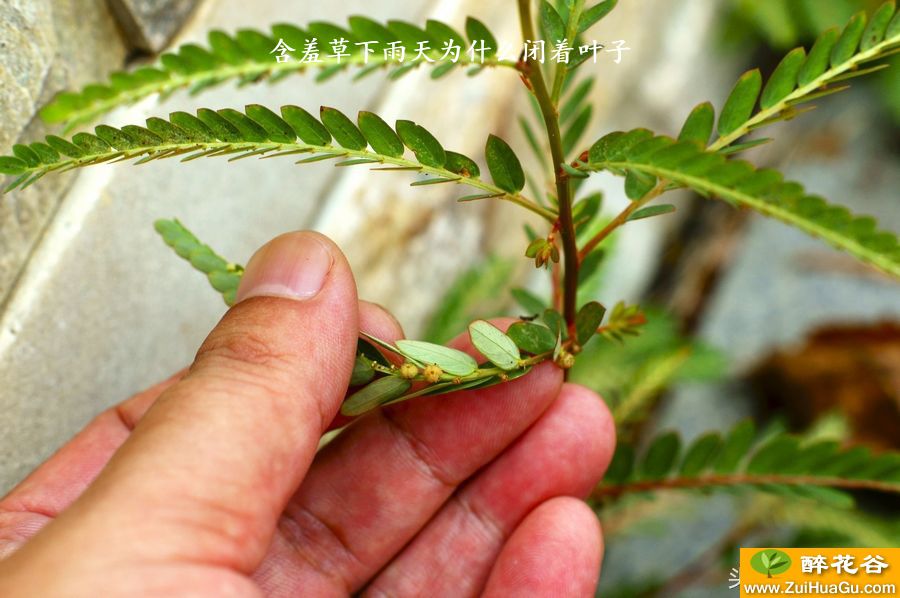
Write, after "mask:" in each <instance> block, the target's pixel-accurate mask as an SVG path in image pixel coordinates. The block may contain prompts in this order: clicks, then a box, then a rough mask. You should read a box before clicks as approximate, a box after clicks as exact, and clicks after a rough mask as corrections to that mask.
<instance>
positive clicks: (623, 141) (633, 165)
mask: <svg viewBox="0 0 900 598" xmlns="http://www.w3.org/2000/svg"><path fill="white" fill-rule="evenodd" d="M712 149H713V148H710V149H709V150H704V149H703V148H702V147H701V145H700V144H698V143H697V142H696V141H676V140H674V139H671V138H669V137H664V136H655V135H654V134H653V133H652V132H650V131H648V130H647V129H635V130H632V131H628V132H618V131H617V132H614V133H610V134H609V135H606V136H605V137H603V138H601V139H600V140H599V141H597V142H596V143H595V144H594V145H593V147H592V148H591V150H590V152H589V161H588V162H587V163H586V164H582V165H580V168H581V169H582V170H589V171H590V170H592V171H598V170H608V171H610V172H613V173H616V174H620V175H623V176H625V177H626V179H625V186H626V191H628V193H629V197H631V198H632V199H638V198H640V197H641V196H642V195H643V194H645V193H646V192H647V191H648V190H649V189H651V188H652V187H654V186H655V185H656V184H657V182H658V181H663V182H666V181H668V182H670V183H673V184H675V185H676V186H683V187H687V188H690V189H693V190H694V191H697V192H698V193H700V194H702V195H705V196H713V197H719V198H722V199H725V200H727V201H730V202H732V203H734V204H737V205H740V206H746V207H749V208H752V209H754V210H756V211H758V212H760V213H762V214H765V215H767V216H771V217H773V218H777V219H778V220H781V221H783V222H786V223H787V224H790V225H792V226H796V227H797V228H800V229H801V230H804V231H806V232H807V233H809V234H812V235H814V236H817V237H819V238H821V239H823V240H825V241H827V242H828V243H830V244H831V245H833V246H835V247H837V248H839V249H842V250H844V251H847V252H848V253H850V254H852V255H854V256H856V257H858V258H859V259H861V260H863V261H865V262H867V263H869V264H871V265H873V266H875V267H876V268H878V269H880V270H882V271H883V272H886V273H888V274H891V275H893V276H895V277H900V240H898V239H897V235H896V234H894V233H890V232H886V231H883V230H878V228H877V223H876V221H875V220H874V219H873V218H871V217H868V216H854V215H853V214H851V213H850V212H849V211H848V210H847V209H846V208H844V207H842V206H835V205H832V204H829V203H828V202H826V201H825V200H824V199H822V198H821V197H818V196H815V195H810V194H808V193H807V192H806V191H805V190H804V188H803V186H801V185H800V184H799V183H795V182H791V181H785V180H784V177H783V176H782V175H781V173H779V172H778V171H776V170H772V169H768V168H766V169H759V170H757V169H756V168H755V167H754V166H753V165H752V164H750V163H749V162H746V161H744V160H735V159H729V158H728V157H726V156H723V155H721V154H719V153H717V152H715V151H712Z"/></svg>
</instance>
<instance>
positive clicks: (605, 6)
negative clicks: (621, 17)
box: [578, 0, 618, 33]
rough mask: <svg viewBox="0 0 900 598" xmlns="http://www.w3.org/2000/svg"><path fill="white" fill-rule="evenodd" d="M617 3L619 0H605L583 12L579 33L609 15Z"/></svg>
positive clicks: (579, 21)
mask: <svg viewBox="0 0 900 598" xmlns="http://www.w3.org/2000/svg"><path fill="white" fill-rule="evenodd" d="M617 3H618V0H604V2H601V3H599V4H595V5H594V6H592V7H590V8H589V9H587V10H586V11H584V12H583V13H581V18H580V19H579V20H578V33H584V32H585V31H587V30H588V29H590V28H591V27H593V26H594V25H596V24H597V23H598V22H600V19H602V18H603V17H605V16H606V15H608V14H609V13H610V12H611V11H612V9H614V8H615V7H616V4H617Z"/></svg>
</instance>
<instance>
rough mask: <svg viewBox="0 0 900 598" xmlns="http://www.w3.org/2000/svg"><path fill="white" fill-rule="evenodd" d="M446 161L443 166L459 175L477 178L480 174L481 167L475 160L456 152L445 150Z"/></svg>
mask: <svg viewBox="0 0 900 598" xmlns="http://www.w3.org/2000/svg"><path fill="white" fill-rule="evenodd" d="M446 155H447V162H446V164H444V168H446V169H447V170H449V171H450V172H454V173H456V174H458V175H460V176H465V177H475V178H478V177H479V176H480V175H481V169H480V168H478V164H476V163H475V160H473V159H472V158H470V157H468V156H464V155H463V154H459V153H457V152H451V151H447V152H446Z"/></svg>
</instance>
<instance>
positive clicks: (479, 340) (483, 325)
mask: <svg viewBox="0 0 900 598" xmlns="http://www.w3.org/2000/svg"><path fill="white" fill-rule="evenodd" d="M469 338H470V339H471V340H472V345H474V347H475V348H476V349H478V352H479V353H481V354H482V355H484V356H485V357H486V358H487V359H488V360H489V361H490V362H491V363H493V364H494V365H495V366H497V367H498V368H500V369H502V370H507V371H509V370H514V369H516V368H518V367H519V360H520V359H521V355H520V353H519V348H518V347H517V346H516V343H515V341H513V340H512V339H511V338H509V337H508V336H507V335H506V334H504V333H503V332H502V331H501V330H500V329H499V328H497V327H496V326H494V325H493V324H491V323H490V322H486V321H485V320H475V321H474V322H472V323H471V324H469Z"/></svg>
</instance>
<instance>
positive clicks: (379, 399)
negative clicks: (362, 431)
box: [341, 376, 412, 417]
mask: <svg viewBox="0 0 900 598" xmlns="http://www.w3.org/2000/svg"><path fill="white" fill-rule="evenodd" d="M410 386H412V383H411V382H410V381H409V380H405V379H403V378H398V377H397V376H385V377H383V378H379V379H377V380H375V381H374V382H372V383H371V384H369V385H367V386H364V387H362V388H361V389H359V390H357V391H356V392H355V393H353V394H352V395H350V396H349V397H347V398H346V399H345V400H344V402H343V404H341V415H345V416H347V417H354V416H357V415H362V414H363V413H366V412H367V411H371V410H372V409H375V408H376V407H378V406H380V405H382V404H384V403H388V402H390V401H393V400H394V399H398V398H400V397H402V396H403V395H404V394H405V393H406V391H408V390H409V388H410Z"/></svg>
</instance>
